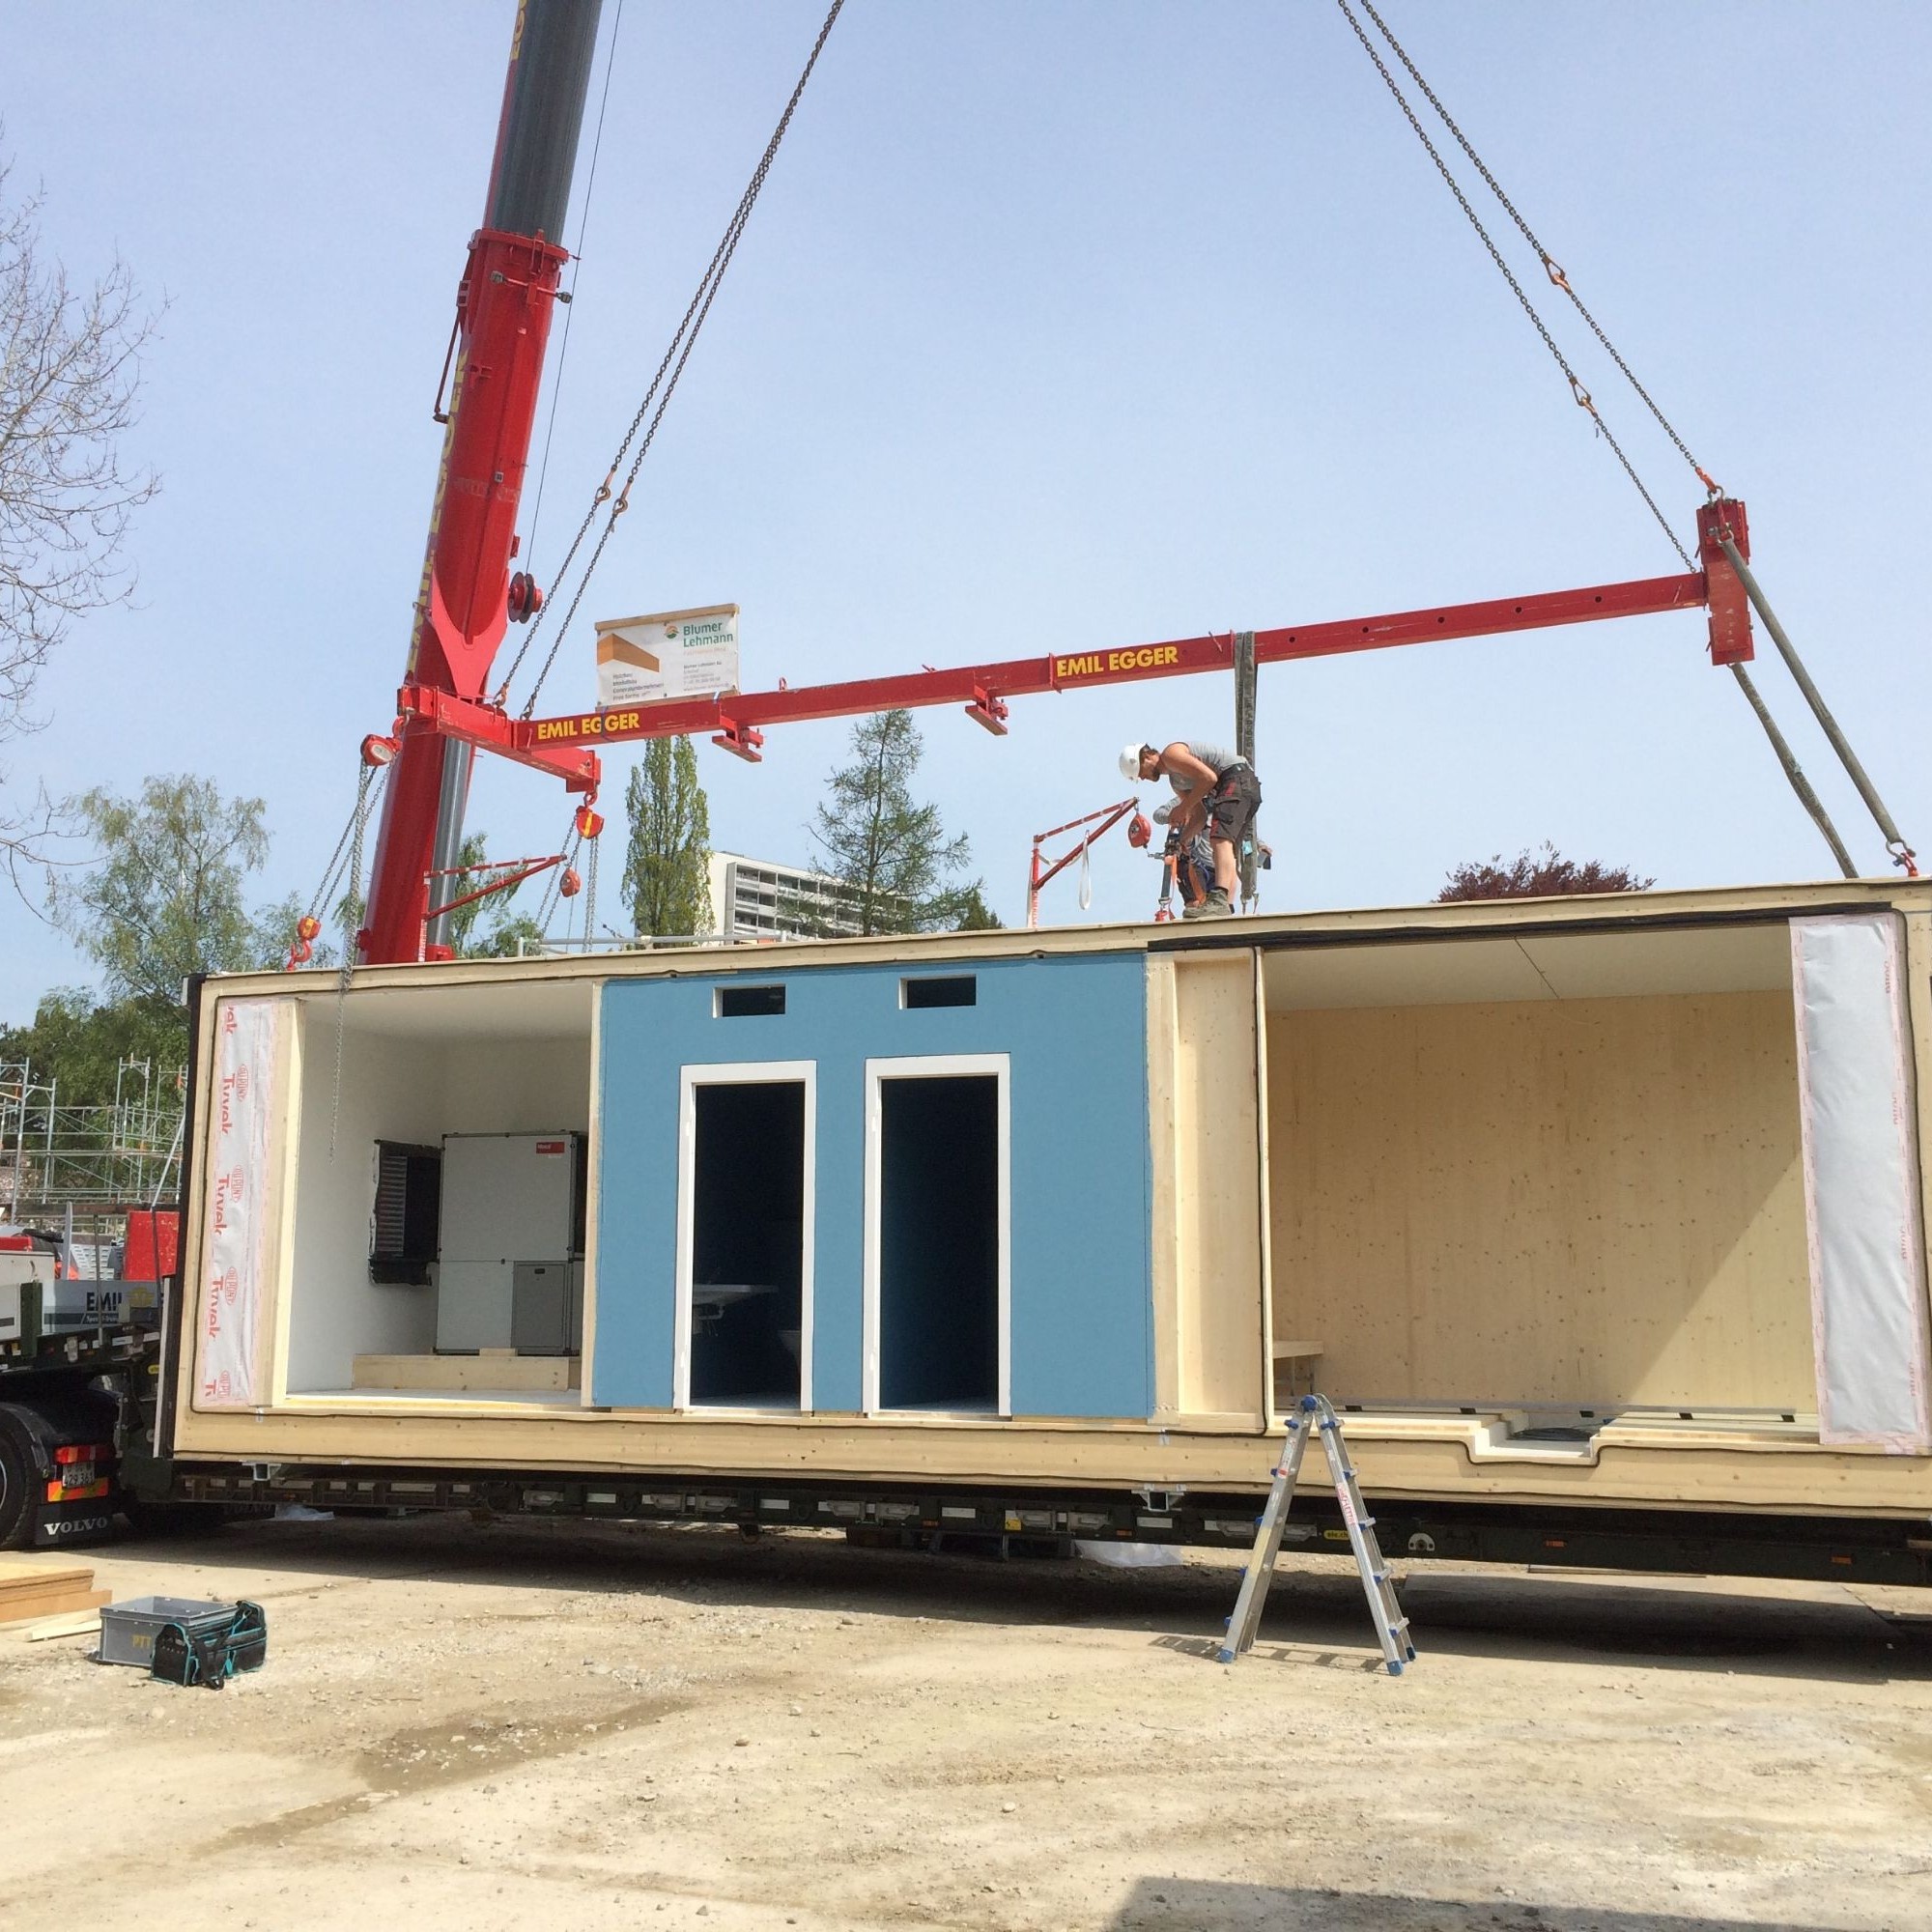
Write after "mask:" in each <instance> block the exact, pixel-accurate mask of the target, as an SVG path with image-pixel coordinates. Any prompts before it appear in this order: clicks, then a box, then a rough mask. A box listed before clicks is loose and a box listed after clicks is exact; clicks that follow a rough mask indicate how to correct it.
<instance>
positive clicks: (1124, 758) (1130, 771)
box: [1121, 745, 1144, 779]
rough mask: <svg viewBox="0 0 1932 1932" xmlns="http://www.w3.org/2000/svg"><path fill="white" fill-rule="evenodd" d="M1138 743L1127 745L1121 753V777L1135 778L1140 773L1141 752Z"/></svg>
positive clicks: (1141, 748)
mask: <svg viewBox="0 0 1932 1932" xmlns="http://www.w3.org/2000/svg"><path fill="white" fill-rule="evenodd" d="M1143 749H1144V748H1143V747H1142V746H1139V745H1128V746H1126V747H1125V748H1124V749H1123V750H1122V753H1121V776H1122V778H1123V779H1137V778H1139V777H1140V775H1141V752H1142V750H1143Z"/></svg>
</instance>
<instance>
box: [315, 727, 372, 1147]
mask: <svg viewBox="0 0 1932 1932" xmlns="http://www.w3.org/2000/svg"><path fill="white" fill-rule="evenodd" d="M375 778H376V772H375V769H374V767H373V766H370V765H364V766H362V768H361V769H360V771H359V772H358V773H357V774H356V778H355V816H354V817H353V818H352V819H351V820H350V835H351V844H350V858H349V889H348V891H347V892H346V893H344V895H343V897H342V969H341V972H340V974H339V975H338V976H337V979H336V984H335V1086H334V1088H333V1090H332V1092H331V1093H330V1094H329V1097H328V1157H329V1159H330V1160H333V1159H334V1158H335V1130H336V1127H337V1125H338V1124H339V1122H340V1121H341V1117H342V1036H343V1032H344V1026H345V1022H346V1019H347V1014H346V1010H345V1009H347V1007H348V1005H349V980H350V977H351V976H352V975H353V974H354V973H355V934H356V928H357V925H358V923H359V922H360V920H361V918H362V835H363V832H364V830H365V829H366V828H367V826H368V823H369V806H370V797H371V792H372V788H373V785H374V781H375ZM336 849H337V850H338V851H339V850H340V849H341V848H340V847H339V846H338V847H337V848H336ZM323 890H324V891H325V892H327V886H325V887H324V889H323Z"/></svg>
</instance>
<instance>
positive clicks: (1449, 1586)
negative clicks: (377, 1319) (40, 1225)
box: [130, 1516, 1932, 1932]
mask: <svg viewBox="0 0 1932 1932" xmlns="http://www.w3.org/2000/svg"><path fill="white" fill-rule="evenodd" d="M130 1553H133V1552H130ZM138 1553H139V1554H140V1555H142V1556H147V1555H151V1554H152V1555H155V1556H156V1557H161V1556H163V1555H165V1558H166V1560H169V1561H185V1562H189V1563H193V1564H200V1565H206V1566H209V1567H210V1568H227V1567H231V1566H232V1567H234V1568H237V1569H246V1570H257V1569H270V1570H274V1571H278V1572H284V1573H296V1574H299V1575H304V1576H312V1577H318V1578H328V1579H337V1578H355V1577H434V1578H436V1579H438V1580H440V1581H445V1582H469V1583H474V1584H477V1585H479V1586H493V1587H497V1588H511V1589H525V1590H555V1591H558V1592H560V1593H562V1592H568V1593H587V1594H594V1595H607V1594H608V1595H613V1596H622V1595H631V1594H644V1595H648V1596H653V1597H668V1598H672V1599H674V1600H677V1601H679V1602H686V1603H701V1604H706V1605H713V1606H721V1605H722V1606H741V1607H745V1608H757V1607H769V1606H771V1605H775V1604H779V1605H786V1606H789V1607H792V1608H797V1609H806V1610H820V1611H836V1612H838V1613H839V1614H842V1615H848V1616H853V1617H863V1618H909V1617H944V1618H950V1619H952V1620H955V1621H959V1622H980V1623H991V1624H1000V1625H1009V1626H1016V1627H1024V1626H1027V1625H1038V1626H1042V1627H1045V1626H1051V1625H1058V1626H1061V1627H1063V1628H1064V1627H1066V1626H1069V1625H1072V1626H1081V1625H1085V1626H1090V1627H1094V1628H1100V1629H1111V1630H1128V1631H1130V1630H1143V1631H1148V1632H1151V1633H1157V1636H1156V1638H1155V1640H1156V1641H1159V1642H1161V1643H1163V1644H1164V1645H1165V1647H1167V1648H1169V1649H1173V1650H1177V1651H1180V1652H1196V1651H1203V1652H1205V1654H1208V1655H1211V1653H1212V1648H1213V1642H1214V1640H1218V1638H1219V1636H1220V1634H1221V1632H1222V1630H1223V1628H1224V1626H1225V1623H1226V1620H1227V1617H1228V1614H1229V1612H1230V1611H1231V1610H1232V1609H1233V1608H1234V1602H1235V1592H1236V1587H1237V1585H1238V1583H1239V1578H1240V1572H1239V1569H1238V1567H1237V1566H1236V1564H1234V1563H1232V1562H1228V1561H1225V1560H1224V1561H1213V1560H1209V1561H1206V1562H1191V1563H1188V1564H1186V1565H1185V1566H1181V1567H1176V1568H1173V1569H1156V1570H1113V1569H1103V1568H1101V1567H1099V1566H1098V1565H1094V1564H1088V1563H1077V1562H1062V1561H1044V1562H1042V1561H1025V1560H1017V1559H1016V1560H1014V1561H1011V1562H990V1561H986V1560H983V1559H980V1558H976V1557H971V1556H964V1555H952V1554H945V1555H939V1556H932V1555H925V1554H921V1553H918V1552H914V1551H909V1550H895V1549H861V1548H852V1547H850V1546H848V1545H847V1544H845V1543H844V1542H843V1541H842V1540H841V1539H840V1538H838V1537H837V1536H836V1535H829V1534H825V1533H821V1532H812V1531H807V1532H804V1533H775V1534H766V1535H764V1536H762V1537H760V1538H758V1539H757V1540H756V1541H754V1542H747V1541H745V1540H744V1539H742V1538H741V1537H740V1536H739V1535H738V1533H737V1532H736V1531H735V1530H733V1529H727V1528H724V1527H721V1526H715V1525H709V1524H706V1525H701V1526H693V1527H690V1528H683V1529H664V1528H640V1527H632V1526H628V1525H621V1524H605V1523H596V1524H591V1523H582V1522H554V1523H550V1522H532V1521H523V1522H491V1523H477V1522H472V1521H470V1520H469V1519H467V1518H462V1517H446V1518H437V1517H431V1516H419V1517H412V1518H405V1519H355V1518H348V1517H345V1518H340V1519H337V1520H334V1521H330V1522H273V1521H262V1522H240V1523H232V1524H230V1525H228V1526H227V1527H226V1528H224V1529H223V1530H221V1531H220V1532H219V1533H218V1534H217V1535H215V1536H213V1537H207V1538H198V1539H196V1540H195V1541H194V1542H192V1543H185V1544H179V1545H175V1546H171V1547H165V1548H164V1547H162V1546H156V1545H152V1544H150V1545H143V1546H140V1548H139V1550H138ZM1321 1564H1325V1565H1328V1566H1330V1567H1325V1568H1318V1567H1315V1565H1321ZM211 1580H212V1579H211ZM1778 1587H1779V1586H1774V1585H1767V1586H1764V1589H1763V1590H1762V1591H1760V1590H1759V1589H1758V1588H1757V1586H1755V1585H1753V1583H1752V1582H1751V1581H1750V1580H1749V1579H1738V1580H1735V1581H1732V1582H1729V1583H1726V1584H1724V1585H1722V1586H1721V1587H1714V1586H1712V1585H1711V1584H1708V1583H1700V1582H1698V1581H1695V1580H1691V1579H1686V1580H1684V1581H1675V1580H1672V1579H1662V1578H1659V1579H1655V1580H1653V1579H1649V1578H1642V1579H1616V1580H1606V1579H1603V1578H1600V1577H1587V1576H1577V1577H1552V1576H1544V1575H1535V1576H1528V1575H1525V1574H1523V1573H1522V1572H1521V1571H1520V1570H1510V1569H1506V1568H1496V1569H1493V1570H1489V1571H1477V1570H1473V1569H1471V1570H1468V1571H1446V1572H1445V1571H1435V1570H1431V1569H1427V1568H1424V1567H1421V1566H1418V1565H1414V1564H1411V1565H1410V1566H1408V1568H1407V1574H1406V1577H1404V1578H1403V1580H1402V1584H1401V1590H1402V1600H1403V1607H1404V1608H1405V1609H1406V1611H1407V1613H1408V1616H1409V1619H1410V1623H1411V1626H1412V1628H1413V1631H1414V1634H1415V1639H1416V1644H1417V1648H1418V1649H1419V1650H1420V1652H1421V1653H1422V1659H1421V1661H1422V1662H1424V1663H1426V1662H1427V1661H1428V1658H1429V1657H1430V1656H1431V1655H1432V1654H1434V1655H1438V1656H1441V1655H1455V1656H1468V1657H1514V1658H1544V1659H1570V1660H1582V1659H1588V1660H1594V1661H1598V1662H1601V1661H1603V1660H1605V1659H1626V1660H1631V1661H1634V1662H1642V1663H1644V1664H1646V1665H1648V1666H1650V1667H1653V1668H1661V1669H1669V1668H1674V1667H1684V1668H1690V1669H1706V1668H1709V1667H1710V1665H1711V1662H1712V1661H1713V1660H1720V1661H1721V1662H1722V1663H1723V1664H1724V1665H1725V1666H1726V1667H1728V1668H1731V1669H1734V1670H1740V1671H1748V1672H1750V1673H1752V1674H1754V1675H1763V1676H1790V1677H1804V1678H1813V1679H1820V1678H1822V1679H1838V1680H1843V1681H1847V1682H1859V1683H1873V1682H1883V1681H1886V1680H1888V1679H1902V1680H1908V1681H1915V1682H1923V1681H1927V1680H1932V1617H1921V1616H1886V1615H1882V1614H1880V1613H1879V1612H1878V1611H1876V1610H1873V1609H1871V1608H1869V1607H1868V1606H1867V1605H1864V1604H1862V1603H1861V1602H1859V1601H1858V1600H1857V1599H1856V1598H1854V1597H1852V1596H1850V1595H1846V1594H1841V1593H1839V1592H1838V1591H1837V1590H1836V1588H1835V1586H1833V1585H1830V1584H1820V1585H1817V1586H1816V1587H1815V1589H1814V1590H1812V1591H1810V1592H1809V1593H1807V1594H1806V1595H1804V1596H1792V1595H1781V1594H1775V1592H1776V1589H1777V1588H1778ZM1928 1607H1932V1605H1928ZM1271 1651H1272V1652H1278V1653H1280V1655H1278V1656H1274V1657H1273V1658H1272V1659H1270V1657H1269V1655H1268V1653H1269V1652H1271ZM1254 1655H1255V1657H1256V1658H1257V1659H1258V1660H1259V1661H1260V1662H1263V1663H1264V1664H1265V1663H1267V1662H1270V1661H1272V1662H1285V1663H1307V1662H1320V1663H1322V1664H1323V1665H1324V1666H1325V1667H1328V1668H1338V1667H1339V1668H1350V1669H1352V1668H1355V1667H1357V1666H1358V1665H1359V1664H1360V1663H1362V1662H1364V1661H1366V1662H1368V1663H1369V1664H1371V1665H1373V1664H1374V1662H1375V1661H1376V1657H1377V1653H1376V1648H1375V1638H1374V1634H1373V1632H1372V1631H1371V1629H1370V1627H1369V1621H1368V1614H1367V1611H1366V1609H1365V1607H1364V1605H1363V1603H1362V1597H1361V1585H1360V1583H1359V1581H1358V1580H1357V1578H1356V1577H1355V1573H1354V1571H1353V1569H1352V1567H1350V1566H1348V1565H1347V1564H1346V1563H1345V1562H1344V1561H1342V1560H1341V1559H1327V1558H1318V1559H1315V1564H1310V1563H1309V1562H1308V1561H1307V1560H1306V1559H1303V1560H1300V1561H1297V1560H1295V1559H1293V1558H1288V1559H1284V1561H1283V1563H1282V1565H1281V1566H1280V1568H1279V1569H1278V1571H1277V1573H1276V1577H1275V1580H1274V1584H1273V1586H1272V1588H1271V1589H1270V1591H1269V1595H1268V1602H1267V1609H1266V1613H1265V1615H1264V1618H1263V1621H1262V1628H1261V1632H1260V1637H1259V1642H1258V1647H1257V1650H1256V1652H1255V1653H1254ZM1605 1922H1606V1923H1607V1922H1609V1921H1605ZM1566 1932H1567V1928H1566Z"/></svg>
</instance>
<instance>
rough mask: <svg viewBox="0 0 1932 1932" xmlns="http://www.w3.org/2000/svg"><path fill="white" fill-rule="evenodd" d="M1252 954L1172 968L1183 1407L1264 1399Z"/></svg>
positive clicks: (1202, 1408)
mask: <svg viewBox="0 0 1932 1932" xmlns="http://www.w3.org/2000/svg"><path fill="white" fill-rule="evenodd" d="M1254 972H1255V966H1254V955H1253V954H1252V953H1251V952H1247V951H1245V950H1243V951H1238V952H1217V953H1209V954H1207V955H1205V956H1203V957H1201V958H1198V959H1179V960H1177V962H1176V965H1175V975H1174V980H1175V1065H1174V1118H1175V1231H1176V1248H1177V1262H1176V1270H1175V1289H1176V1296H1175V1298H1176V1315H1177V1320H1178V1326H1179V1334H1178V1341H1177V1349H1176V1355H1177V1361H1178V1366H1179V1406H1180V1409H1181V1411H1182V1412H1183V1413H1185V1414H1197V1415H1214V1414H1219V1415H1253V1416H1254V1417H1255V1418H1256V1420H1257V1422H1258V1423H1259V1421H1260V1420H1261V1419H1262V1415H1263V1402H1264V1395H1263V1390H1264V1376H1263V1367H1264V1365H1263V1357H1262V1348H1263V1321H1262V1247H1261V1178H1260V1151H1259V1150H1260V1133H1259V1125H1258V1120H1257V1108H1256V1092H1257V1079H1256V1070H1257V1069H1256V1063H1255V990H1254Z"/></svg>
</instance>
